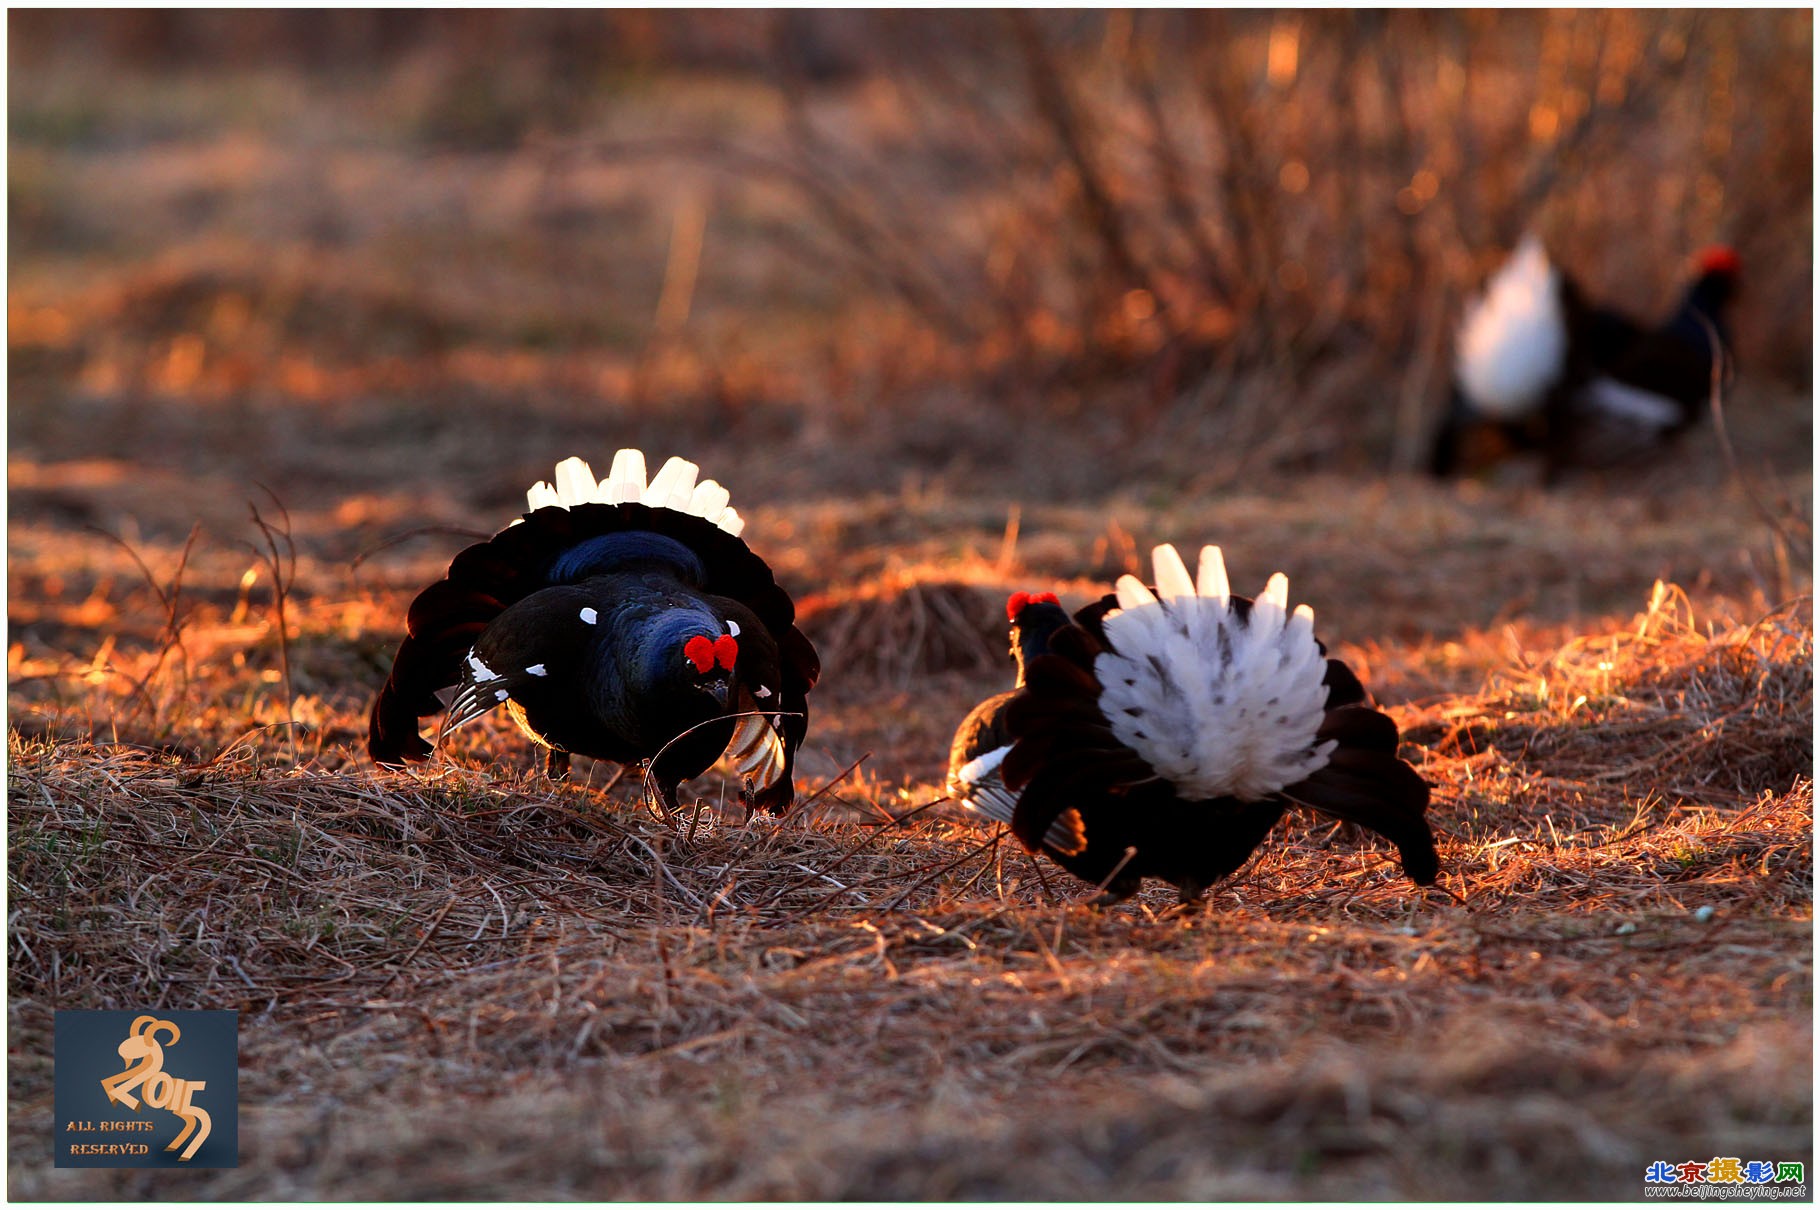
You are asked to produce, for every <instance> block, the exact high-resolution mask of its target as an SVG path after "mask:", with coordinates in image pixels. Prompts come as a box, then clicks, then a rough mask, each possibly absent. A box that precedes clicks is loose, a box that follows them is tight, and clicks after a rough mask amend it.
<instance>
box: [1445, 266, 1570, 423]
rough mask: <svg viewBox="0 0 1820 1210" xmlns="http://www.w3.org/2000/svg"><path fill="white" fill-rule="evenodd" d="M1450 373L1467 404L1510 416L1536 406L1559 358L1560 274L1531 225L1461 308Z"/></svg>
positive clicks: (1556, 372)
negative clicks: (1529, 231) (1479, 293)
mask: <svg viewBox="0 0 1820 1210" xmlns="http://www.w3.org/2000/svg"><path fill="white" fill-rule="evenodd" d="M1454 359H1455V373H1456V375H1457V377H1458V380H1459V383H1460V389H1461V390H1462V391H1463V392H1464V394H1465V395H1466V398H1467V400H1468V401H1469V402H1470V403H1471V404H1472V406H1473V408H1474V409H1475V410H1476V411H1478V412H1479V413H1480V414H1481V415H1484V416H1487V417H1489V418H1491V419H1494V420H1515V419H1518V418H1520V417H1523V416H1526V415H1528V414H1530V413H1531V412H1533V411H1535V410H1536V409H1537V408H1539V407H1541V406H1542V402H1543V400H1544V399H1545V398H1546V397H1547V395H1548V391H1549V388H1550V387H1552V386H1553V385H1554V384H1555V382H1556V381H1557V380H1558V379H1559V378H1560V377H1561V372H1562V370H1563V369H1564V368H1565V366H1566V364H1567V322H1566V318H1565V317H1564V315H1563V314H1562V310H1561V275H1560V273H1559V271H1558V270H1556V269H1555V267H1554V266H1553V265H1551V264H1549V262H1548V253H1547V251H1546V250H1544V249H1543V247H1542V241H1541V240H1540V239H1538V238H1536V236H1535V235H1534V234H1533V233H1532V234H1529V235H1526V236H1524V237H1523V241H1522V243H1520V244H1518V245H1517V250H1516V252H1515V253H1513V254H1512V255H1511V258H1510V259H1509V260H1508V261H1506V262H1505V263H1504V264H1503V266H1502V267H1500V268H1499V269H1498V271H1497V272H1496V273H1495V274H1493V275H1492V278H1491V280H1490V281H1489V282H1488V283H1487V284H1486V287H1485V293H1484V295H1482V296H1481V297H1480V298H1478V299H1476V300H1475V301H1474V302H1473V303H1472V304H1471V305H1470V306H1468V307H1467V309H1466V315H1465V318H1464V320H1463V321H1462V322H1461V324H1460V331H1459V335H1458V337H1457V338H1456V339H1455V341H1454Z"/></svg>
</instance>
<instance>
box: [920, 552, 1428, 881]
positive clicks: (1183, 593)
mask: <svg viewBox="0 0 1820 1210" xmlns="http://www.w3.org/2000/svg"><path fill="white" fill-rule="evenodd" d="M1153 559H1154V566H1155V570H1156V589H1155V591H1152V590H1151V589H1150V588H1147V587H1145V586H1144V584H1143V583H1142V582H1140V581H1139V580H1138V579H1137V578H1136V577H1135V576H1124V577H1122V578H1120V580H1119V582H1118V585H1117V589H1116V591H1115V592H1113V593H1110V594H1108V595H1107V596H1105V597H1103V598H1102V599H1101V600H1099V601H1096V602H1095V603H1093V604H1091V605H1088V606H1087V607H1085V608H1083V609H1080V610H1078V611H1076V612H1075V613H1074V615H1073V617H1072V618H1071V619H1058V618H1056V617H1055V616H1054V615H1053V614H1050V613H1047V612H1045V613H1041V614H1035V615H1034V616H1033V607H1032V606H1030V605H1028V604H1026V605H1025V606H1024V608H1023V609H1022V610H1021V612H1020V611H1016V610H1015V608H1014V609H1013V612H1014V613H1015V615H1016V616H1014V618H1013V633H1014V636H1015V641H1016V643H1017V647H1016V650H1018V651H1019V653H1020V667H1021V676H1020V683H1021V686H1022V687H1021V688H1019V689H1018V690H1016V691H1014V693H1013V694H1012V696H1011V697H1010V698H1009V700H1008V701H1005V702H1004V703H1003V704H1002V705H999V704H997V703H998V702H999V701H1000V699H996V698H995V699H992V700H990V701H988V702H985V703H982V705H981V706H980V707H979V709H977V710H975V712H974V713H973V714H972V715H970V716H969V717H968V721H967V722H966V723H963V724H962V727H961V733H960V734H957V735H956V737H955V750H954V754H953V756H952V757H951V758H950V768H951V772H950V775H949V785H950V792H951V793H953V794H954V795H955V796H956V797H957V798H958V799H960V800H961V801H963V802H965V803H967V804H969V805H971V806H973V807H974V808H975V809H976V810H979V811H981V812H982V813H983V814H985V815H987V816H989V817H991V818H994V819H1000V820H1006V819H1008V821H1009V823H1010V824H1011V830H1012V832H1013V833H1014V834H1015V835H1016V836H1017V838H1018V839H1019V840H1020V841H1021V842H1022V843H1023V844H1024V846H1025V847H1026V848H1028V849H1029V850H1030V851H1032V852H1038V851H1041V852H1044V853H1047V854H1048V855H1049V857H1050V858H1052V859H1053V860H1054V861H1055V862H1057V863H1058V864H1059V865H1061V866H1062V867H1063V868H1064V869H1066V870H1068V871H1069V872H1070V873H1072V874H1074V875H1076V876H1078V877H1080V878H1082V879H1084V880H1086V881H1087V882H1090V883H1093V884H1095V885H1098V886H1101V887H1103V888H1104V893H1103V894H1102V895H1101V896H1100V898H1099V899H1098V900H1097V901H1096V902H1097V903H1100V904H1102V905H1104V904H1111V903H1116V902H1118V901H1120V900H1122V899H1124V898H1126V897H1128V896H1129V895H1131V894H1133V893H1134V892H1136V891H1137V890H1138V889H1139V887H1140V886H1141V885H1142V882H1143V880H1144V879H1145V878H1157V879H1161V880H1163V881H1165V882H1168V883H1171V884H1172V885H1174V886H1175V888H1176V889H1177V891H1178V892H1179V893H1180V894H1181V897H1182V900H1183V901H1184V902H1189V901H1192V900H1194V899H1196V898H1198V897H1199V896H1200V895H1201V893H1202V892H1203V891H1204V890H1205V889H1206V888H1207V887H1209V886H1211V885H1212V884H1214V883H1215V882H1218V881H1219V880H1220V879H1222V878H1225V877H1227V876H1228V875H1230V874H1232V873H1233V872H1234V871H1236V870H1237V869H1238V868H1239V867H1240V866H1242V865H1244V863H1245V861H1246V859H1247V858H1249V857H1250V856H1251V854H1252V852H1253V851H1255V850H1256V849H1257V847H1258V845H1260V844H1262V843H1263V841H1264V838H1265V837H1266V836H1267V835H1268V834H1269V832H1270V829H1271V828H1272V827H1274V826H1275V825H1276V822H1277V821H1278V820H1279V819H1281V818H1282V816H1283V813H1284V812H1285V811H1287V810H1288V809H1289V808H1290V807H1292V806H1303V807H1310V808H1313V809H1314V810H1316V811H1319V812H1322V813H1323V814H1326V815H1329V816H1332V817H1334V818H1336V819H1341V820H1347V821H1350V822H1352V823H1356V824H1360V825H1362V826H1364V827H1366V828H1369V829H1371V830H1372V831H1374V832H1377V833H1378V834H1380V835H1382V836H1384V837H1386V838H1388V839H1389V840H1390V841H1391V842H1392V843H1394V844H1395V845H1396V846H1397V849H1398V852H1399V854H1400V856H1401V858H1402V865H1403V870H1404V872H1405V873H1407V874H1408V875H1409V877H1410V878H1411V879H1413V880H1414V881H1415V882H1417V883H1419V884H1421V885H1424V886H1427V885H1430V884H1432V883H1433V882H1434V881H1435V878H1436V876H1437V874H1438V873H1439V869H1440V862H1439V858H1438V856H1437V854H1436V852H1435V843H1434V834H1433V832H1432V831H1431V830H1430V829H1429V826H1428V822H1427V819H1426V818H1425V815H1426V811H1427V808H1428V795H1429V790H1428V783H1427V782H1425V781H1423V780H1422V778H1421V776H1420V775H1418V774H1417V773H1416V771H1415V770H1414V769H1413V768H1411V767H1410V766H1409V765H1408V764H1406V763H1405V762H1403V761H1402V760H1400V759H1398V757H1397V754H1396V753H1397V742H1398V735H1397V728H1396V724H1395V723H1393V722H1391V720H1390V718H1389V717H1388V716H1386V715H1384V714H1382V713H1380V712H1379V711H1378V710H1376V709H1374V708H1373V707H1372V706H1371V705H1370V704H1369V702H1368V700H1367V698H1366V694H1365V689H1364V687H1363V686H1362V685H1361V684H1360V683H1359V680H1358V678H1357V677H1355V676H1354V675H1353V674H1352V672H1351V670H1349V669H1348V668H1347V667H1346V665H1345V664H1343V663H1341V662H1340V661H1339V660H1332V659H1327V658H1326V649H1325V648H1324V647H1322V646H1321V644H1320V643H1319V642H1318V641H1317V640H1316V639H1315V637H1314V629H1313V627H1314V615H1313V613H1312V612H1311V611H1310V610H1309V609H1308V607H1307V606H1305V605H1303V606H1298V607H1297V608H1296V609H1295V610H1294V612H1293V613H1292V612H1290V610H1289V608H1288V592H1289V585H1288V581H1287V580H1286V579H1285V578H1284V577H1283V576H1281V575H1276V576H1272V577H1271V579H1270V582H1269V584H1268V586H1267V587H1266V588H1265V590H1264V593H1263V595H1262V596H1260V597H1259V598H1257V600H1255V601H1251V600H1247V599H1246V598H1244V597H1240V596H1234V595H1233V594H1232V592H1231V590H1230V587H1229V585H1228V583H1227V578H1226V566H1225V562H1224V560H1223V559H1222V557H1221V554H1220V550H1219V548H1218V547H1216V546H1208V547H1205V548H1203V549H1202V551H1201V558H1200V568H1199V577H1198V582H1197V580H1196V579H1192V578H1190V576H1189V574H1188V569H1187V567H1186V566H1185V565H1184V564H1183V562H1182V560H1181V557H1180V556H1179V555H1178V554H1177V553H1176V551H1175V548H1174V547H1173V546H1159V547H1157V548H1156V550H1155V552H1154V555H1153ZM1016 604H1017V598H1015V597H1014V598H1013V606H1014V607H1015V605H1016ZM1056 612H1060V611H1059V610H1057V611H1056ZM982 712H984V713H983V715H982ZM993 741H997V742H998V746H997V747H995V748H989V747H987V744H988V743H990V742H993ZM975 752H977V754H974V753H975ZM962 756H965V757H966V759H965V760H960V759H959V758H960V757H962Z"/></svg>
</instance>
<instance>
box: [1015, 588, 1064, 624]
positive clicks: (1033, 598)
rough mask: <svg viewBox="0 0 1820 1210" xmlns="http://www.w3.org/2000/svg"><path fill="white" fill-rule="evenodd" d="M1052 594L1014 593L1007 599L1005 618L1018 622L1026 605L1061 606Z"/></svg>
mask: <svg viewBox="0 0 1820 1210" xmlns="http://www.w3.org/2000/svg"><path fill="white" fill-rule="evenodd" d="M1060 604H1061V602H1060V601H1059V600H1057V599H1056V596H1055V594H1054V593H1052V592H1014V593H1012V594H1011V595H1010V596H1009V597H1007V598H1006V599H1005V617H1006V619H1007V620H1009V621H1012V622H1015V621H1017V615H1018V614H1020V613H1022V612H1024V606H1026V605H1060Z"/></svg>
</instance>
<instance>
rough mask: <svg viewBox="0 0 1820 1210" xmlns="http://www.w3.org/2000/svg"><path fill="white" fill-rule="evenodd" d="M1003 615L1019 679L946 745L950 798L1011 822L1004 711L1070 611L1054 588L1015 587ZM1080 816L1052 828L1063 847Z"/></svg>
mask: <svg viewBox="0 0 1820 1210" xmlns="http://www.w3.org/2000/svg"><path fill="white" fill-rule="evenodd" d="M1005 617H1006V619H1007V620H1008V621H1009V622H1010V623H1011V658H1012V659H1013V660H1014V661H1016V663H1017V681H1016V683H1015V684H1014V685H1013V686H1012V688H1010V689H1007V690H1005V691H1004V692H1003V693H995V694H993V695H992V696H991V697H989V698H987V699H986V700H985V701H983V702H981V703H980V704H979V705H977V706H975V707H974V708H973V709H972V710H970V711H968V713H967V717H966V718H964V719H962V720H961V725H960V726H959V727H958V728H956V730H955V732H954V744H953V746H952V747H950V748H949V750H948V787H947V788H948V797H950V798H951V799H953V800H954V801H955V802H957V803H959V804H960V805H961V806H963V807H967V808H969V809H971V810H974V811H978V812H979V813H980V814H982V815H984V816H986V817H987V818H988V819H995V820H997V821H998V822H1000V823H1003V824H1008V823H1010V822H1011V818H1012V815H1013V813H1014V812H1015V810H1016V808H1017V795H1015V794H1013V793H1011V792H1010V791H1009V790H1007V789H1006V788H1005V779H1004V777H1003V776H1002V775H1001V773H1000V765H1001V764H1002V763H1003V762H1004V759H1005V753H1007V752H1009V751H1011V731H1010V728H1009V727H1008V726H1007V725H1006V722H1005V715H1006V713H1007V711H1008V710H1009V708H1010V706H1011V703H1012V701H1013V700H1014V699H1015V698H1016V697H1017V693H1018V690H1020V689H1022V688H1023V687H1024V680H1025V676H1026V670H1027V669H1028V668H1029V667H1030V665H1031V663H1032V662H1033V661H1035V660H1036V659H1037V658H1038V657H1040V656H1045V655H1048V654H1049V636H1050V635H1052V634H1054V633H1055V632H1056V631H1058V630H1060V629H1061V628H1062V627H1064V626H1066V625H1068V621H1069V619H1068V611H1067V610H1065V609H1063V608H1062V606H1061V602H1059V601H1058V600H1056V596H1055V594H1054V593H1052V592H1045V593H1037V594H1032V593H1028V592H1014V593H1012V594H1011V596H1010V597H1009V598H1008V599H1007V600H1006V601H1005ZM1078 819H1079V816H1078V815H1075V814H1073V813H1069V814H1068V815H1067V816H1066V818H1065V820H1064V821H1062V822H1058V823H1057V824H1056V825H1055V827H1054V828H1052V829H1051V831H1053V832H1055V840H1056V841H1057V842H1058V843H1059V844H1060V845H1062V846H1063V847H1064V848H1067V847H1070V846H1071V845H1072V844H1074V843H1076V842H1078V840H1079V837H1078V836H1074V835H1072V833H1071V830H1070V829H1071V826H1072V825H1073V824H1074V823H1076V821H1078Z"/></svg>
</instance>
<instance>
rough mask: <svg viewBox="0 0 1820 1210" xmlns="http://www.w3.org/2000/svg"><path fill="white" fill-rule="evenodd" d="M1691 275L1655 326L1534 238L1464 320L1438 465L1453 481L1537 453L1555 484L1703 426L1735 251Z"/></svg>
mask: <svg viewBox="0 0 1820 1210" xmlns="http://www.w3.org/2000/svg"><path fill="white" fill-rule="evenodd" d="M1694 271H1695V276H1694V279H1693V281H1692V283H1691V284H1690V285H1689V286H1688V288H1687V292H1686V294H1685V295H1684V296H1683V298H1682V300H1681V303H1680V305H1679V306H1678V307H1677V308H1676V309H1675V311H1674V313H1673V314H1672V315H1670V316H1669V318H1668V319H1667V320H1666V321H1665V322H1664V323H1662V324H1661V325H1660V326H1657V327H1653V328H1648V327H1644V326H1643V325H1641V324H1639V323H1637V322H1636V321H1634V320H1632V319H1630V318H1629V317H1627V316H1625V315H1622V314H1620V313H1619V312H1617V311H1613V310H1611V309H1609V308H1606V307H1600V306H1595V305H1593V304H1591V303H1590V302H1588V301H1587V300H1586V298H1585V295H1584V293H1583V291H1582V290H1581V289H1580V287H1579V286H1578V285H1577V284H1576V283H1575V282H1574V281H1573V280H1572V279H1570V278H1568V277H1566V276H1565V275H1564V274H1563V273H1562V272H1561V271H1560V270H1559V269H1557V268H1555V267H1554V266H1553V265H1551V264H1550V263H1549V260H1548V254H1547V252H1546V251H1544V250H1543V247H1542V243H1541V241H1540V240H1538V239H1537V238H1536V237H1535V236H1534V235H1530V236H1527V237H1525V239H1524V240H1523V242H1522V243H1521V244H1520V245H1518V247H1517V250H1516V252H1515V253H1514V254H1513V255H1512V256H1511V258H1510V259H1509V260H1508V261H1506V262H1505V264H1504V265H1503V267H1501V268H1500V269H1499V270H1498V272H1497V273H1496V274H1494V275H1493V276H1492V278H1491V280H1490V282H1489V283H1487V285H1486V289H1485V293H1484V295H1483V296H1482V297H1480V298H1479V299H1477V300H1476V301H1475V302H1474V303H1473V305H1472V306H1471V307H1469V308H1468V309H1467V312H1466V316H1465V318H1464V320H1463V321H1462V323H1461V325H1460V331H1459V334H1458V336H1457V338H1456V340H1455V346H1454V353H1455V364H1454V381H1453V394H1452V397H1451V399H1450V400H1449V405H1448V412H1447V415H1446V417H1444V418H1443V420H1442V423H1441V427H1440V430H1439V431H1438V432H1437V434H1436V436H1435V443H1434V449H1433V453H1432V455H1431V458H1430V469H1431V470H1433V472H1434V473H1435V474H1436V475H1441V476H1446V475H1450V474H1454V473H1456V472H1460V471H1472V470H1475V469H1478V468H1479V467H1480V466H1482V465H1484V464H1486V463H1487V462H1489V461H1492V460H1495V458H1496V457H1498V456H1500V455H1501V454H1503V453H1508V452H1514V451H1525V450H1539V451H1540V452H1541V453H1542V456H1543V460H1544V464H1545V468H1546V473H1547V476H1548V478H1549V479H1551V480H1552V479H1555V478H1558V477H1559V475H1560V473H1561V472H1562V471H1563V470H1565V469H1566V468H1567V467H1569V466H1572V465H1584V466H1600V465H1614V464H1618V463H1622V462H1626V461H1632V460H1635V459H1636V458H1638V457H1640V456H1642V455H1645V454H1647V453H1648V452H1649V451H1651V450H1654V449H1657V448H1659V447H1660V446H1662V445H1663V444H1664V443H1666V442H1668V441H1670V440H1672V439H1673V438H1674V437H1676V436H1677V435H1678V434H1680V433H1681V432H1683V431H1684V430H1686V429H1687V428H1689V427H1690V426H1691V425H1693V424H1694V423H1695V422H1697V421H1698V420H1699V418H1700V416H1701V414H1702V411H1703V410H1704V409H1705V407H1706V405H1707V401H1708V399H1709V398H1710V395H1711V392H1712V383H1713V369H1714V357H1715V355H1717V356H1719V357H1721V358H1723V357H1724V356H1725V353H1724V349H1725V334H1726V329H1725V310H1726V306H1727V304H1728V303H1729V302H1730V301H1731V298H1732V295H1733V294H1734V293H1735V291H1736V288H1737V281H1738V256H1737V253H1735V252H1733V251H1732V250H1731V249H1729V248H1718V247H1715V248H1709V249H1707V250H1706V251H1705V252H1703V253H1701V254H1700V256H1699V257H1697V258H1696V259H1695V262H1694ZM1715 343H1716V347H1715Z"/></svg>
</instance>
